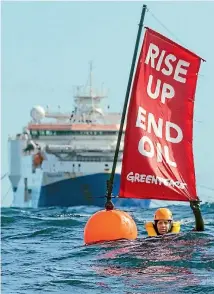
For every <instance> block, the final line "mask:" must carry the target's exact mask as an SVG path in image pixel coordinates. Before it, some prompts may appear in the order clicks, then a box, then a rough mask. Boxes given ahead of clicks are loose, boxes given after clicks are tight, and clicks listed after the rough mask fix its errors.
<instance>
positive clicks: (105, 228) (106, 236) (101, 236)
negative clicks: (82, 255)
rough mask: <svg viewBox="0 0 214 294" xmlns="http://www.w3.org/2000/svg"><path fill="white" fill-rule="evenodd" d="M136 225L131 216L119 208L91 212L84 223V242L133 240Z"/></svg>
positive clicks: (135, 234) (135, 235) (135, 233)
mask: <svg viewBox="0 0 214 294" xmlns="http://www.w3.org/2000/svg"><path fill="white" fill-rule="evenodd" d="M136 238H137V226H136V224H135V222H134V220H133V219H132V217H131V216H130V215H129V214H128V213H126V212H124V211H121V210H116V209H113V210H101V211H98V212H96V213H95V214H93V215H92V216H91V217H90V218H89V220H88V222H87V223H86V225H85V229H84V241H85V244H87V245H89V244H93V243H98V242H104V241H114V240H120V239H128V240H135V239H136Z"/></svg>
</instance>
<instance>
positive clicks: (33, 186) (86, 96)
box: [9, 66, 150, 207]
mask: <svg viewBox="0 0 214 294" xmlns="http://www.w3.org/2000/svg"><path fill="white" fill-rule="evenodd" d="M102 92H103V91H101V93H100V94H97V93H95V91H94V90H93V88H92V66H90V76H89V85H86V86H85V87H84V88H83V87H77V88H76V90H75V93H74V108H73V110H72V111H71V112H68V113H62V112H61V111H60V110H59V111H58V112H51V111H50V110H49V108H46V109H44V108H43V107H41V106H35V107H33V108H32V110H31V118H32V120H31V121H30V122H29V123H28V125H27V126H26V127H24V129H23V132H22V133H21V134H17V135H16V136H15V138H9V145H10V174H9V178H10V181H11V183H12V186H13V191H14V201H13V206H18V207H45V206H46V207H47V206H64V207H68V206H76V205H96V206H102V207H103V206H104V203H105V193H106V183H107V180H108V179H109V174H110V172H111V168H112V164H113V158H114V152H115V147H116V142H117V136H118V130H119V124H120V118H121V114H120V113H113V112H110V111H109V109H108V110H107V111H104V110H103V107H102V100H103V99H106V98H107V97H106V95H104V94H103V93H102ZM124 131H125V130H124ZM122 152H123V138H122V143H121V145H120V151H119V157H118V162H117V167H116V173H115V181H114V187H113V195H118V191H119V184H120V172H121V159H122V154H123V153H122ZM114 202H117V205H122V206H123V205H125V206H130V205H137V203H138V201H137V200H132V199H129V200H127V199H117V198H116V199H114ZM139 203H140V205H141V206H144V207H148V206H149V203H150V201H149V200H145V201H143V203H142V201H141V202H139Z"/></svg>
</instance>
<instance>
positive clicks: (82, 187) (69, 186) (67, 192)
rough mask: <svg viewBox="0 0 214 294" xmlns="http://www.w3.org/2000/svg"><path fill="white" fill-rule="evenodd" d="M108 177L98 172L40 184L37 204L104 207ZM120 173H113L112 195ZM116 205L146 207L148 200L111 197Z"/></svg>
mask: <svg viewBox="0 0 214 294" xmlns="http://www.w3.org/2000/svg"><path fill="white" fill-rule="evenodd" d="M108 179H109V174H107V173H100V174H93V175H87V176H82V177H78V178H71V179H66V180H63V181H59V182H56V183H53V184H50V185H46V186H42V187H41V191H40V197H39V202H38V206H39V207H49V206H63V207H69V206H81V205H87V206H89V205H94V206H99V207H104V205H105V201H106V198H105V194H106V182H107V180H108ZM119 187H120V175H119V174H115V178H114V187H113V195H118V194H119ZM113 202H114V204H115V205H116V207H117V206H123V207H131V206H138V207H143V208H148V207H149V205H150V200H138V199H124V198H123V199H122V198H115V199H113Z"/></svg>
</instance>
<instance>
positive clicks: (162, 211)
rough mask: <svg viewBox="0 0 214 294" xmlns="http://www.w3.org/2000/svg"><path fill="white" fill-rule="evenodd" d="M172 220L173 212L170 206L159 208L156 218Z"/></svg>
mask: <svg viewBox="0 0 214 294" xmlns="http://www.w3.org/2000/svg"><path fill="white" fill-rule="evenodd" d="M162 219H163V220H172V212H171V211H170V210H169V209H168V208H159V209H158V210H156V212H155V215H154V220H162Z"/></svg>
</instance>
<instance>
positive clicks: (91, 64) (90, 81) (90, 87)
mask: <svg viewBox="0 0 214 294" xmlns="http://www.w3.org/2000/svg"><path fill="white" fill-rule="evenodd" d="M89 65H90V76H89V89H90V97H92V69H93V62H92V61H90V62H89Z"/></svg>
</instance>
